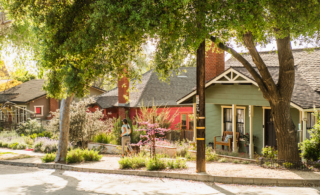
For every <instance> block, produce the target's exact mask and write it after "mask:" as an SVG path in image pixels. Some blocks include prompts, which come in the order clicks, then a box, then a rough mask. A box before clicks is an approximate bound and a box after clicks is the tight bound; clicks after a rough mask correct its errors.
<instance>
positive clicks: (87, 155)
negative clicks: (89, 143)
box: [83, 149, 102, 161]
mask: <svg viewBox="0 0 320 195" xmlns="http://www.w3.org/2000/svg"><path fill="white" fill-rule="evenodd" d="M83 158H84V160H85V161H99V160H101V158H102V155H99V151H94V150H88V149H87V150H84V151H83Z"/></svg>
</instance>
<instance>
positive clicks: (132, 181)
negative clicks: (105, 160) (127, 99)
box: [0, 165, 320, 195]
mask: <svg viewBox="0 0 320 195" xmlns="http://www.w3.org/2000/svg"><path fill="white" fill-rule="evenodd" d="M16 194H19V195H20V194H23V195H25V194H26V195H43V194H49V195H52V194H54V195H105V194H114V195H120V194H121V195H122V194H130V195H131V194H132V195H135V194H139V195H156V194H157V195H158V194H159V195H169V194H178V195H189V194H190V195H191V194H192V195H198V194H200V195H202V194H215V195H216V194H217V195H218V194H219V195H220V194H221V195H222V194H225V195H234V194H243V195H256V194H259V195H260V194H262V195H269V194H279V195H283V194H290V195H291V194H292V195H293V194H297V195H319V194H320V188H313V187H275V186H244V185H229V184H219V183H206V182H194V181H185V180H176V179H166V178H149V177H138V176H124V175H112V174H99V173H82V172H72V171H62V170H44V169H38V168H31V167H17V166H7V165H0V195H16Z"/></svg>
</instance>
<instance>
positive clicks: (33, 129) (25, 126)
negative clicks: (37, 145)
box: [16, 119, 45, 135]
mask: <svg viewBox="0 0 320 195" xmlns="http://www.w3.org/2000/svg"><path fill="white" fill-rule="evenodd" d="M16 131H17V133H18V134H19V135H21V134H24V135H34V134H36V135H37V134H38V133H41V132H43V131H45V129H44V128H43V126H42V125H41V123H40V122H39V121H38V120H37V119H29V120H27V121H26V122H23V123H20V125H19V127H18V129H17V130H16Z"/></svg>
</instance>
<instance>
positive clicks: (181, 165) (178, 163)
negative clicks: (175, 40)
mask: <svg viewBox="0 0 320 195" xmlns="http://www.w3.org/2000/svg"><path fill="white" fill-rule="evenodd" d="M167 167H168V168H169V169H186V168H187V161H186V160H183V159H182V158H177V159H176V160H169V161H167Z"/></svg>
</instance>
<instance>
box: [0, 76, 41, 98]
mask: <svg viewBox="0 0 320 195" xmlns="http://www.w3.org/2000/svg"><path fill="white" fill-rule="evenodd" d="M43 83H44V80H43V79H34V80H30V81H27V82H25V83H22V84H21V85H18V86H15V87H12V88H10V89H7V90H5V91H2V92H0V102H6V101H11V102H28V101H30V100H33V99H36V98H38V97H41V96H43V95H46V92H45V91H43V90H42V85H43ZM9 94H15V95H9Z"/></svg>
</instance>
